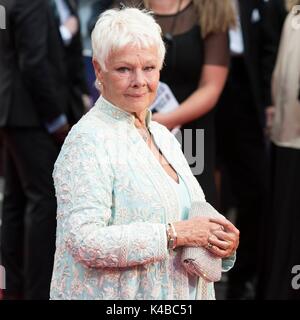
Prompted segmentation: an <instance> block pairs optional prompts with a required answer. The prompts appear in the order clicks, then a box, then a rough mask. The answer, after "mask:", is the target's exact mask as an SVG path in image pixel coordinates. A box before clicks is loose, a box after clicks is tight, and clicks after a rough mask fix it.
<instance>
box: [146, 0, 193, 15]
mask: <svg viewBox="0 0 300 320" xmlns="http://www.w3.org/2000/svg"><path fill="white" fill-rule="evenodd" d="M190 1H191V0H176V1H174V0H163V1H162V0H148V1H147V2H148V4H149V6H150V8H149V9H151V10H152V11H154V12H155V13H156V14H176V13H177V12H178V11H180V10H181V9H183V8H185V6H186V5H187V4H188V3H189V2H190ZM179 4H180V8H178V6H179ZM178 9H179V10H178Z"/></svg>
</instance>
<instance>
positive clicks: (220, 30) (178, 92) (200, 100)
mask: <svg viewBox="0 0 300 320" xmlns="http://www.w3.org/2000/svg"><path fill="white" fill-rule="evenodd" d="M122 2H124V1H122ZM127 3H129V5H130V4H132V1H128V2H127ZM136 3H137V5H140V6H145V7H146V8H147V9H149V10H151V11H153V12H154V16H155V19H156V21H157V22H158V23H159V25H160V26H161V28H162V31H163V35H164V40H165V43H166V46H167V53H166V60H165V65H164V67H163V69H162V71H161V78H160V79H161V81H162V82H164V83H166V84H167V85H168V86H169V87H170V89H171V91H172V92H173V94H174V96H175V98H176V99H177V101H178V102H179V104H180V105H179V108H177V109H176V110H174V111H172V112H169V113H164V114H163V113H156V114H154V115H153V119H154V120H155V121H158V122H159V123H161V124H163V125H165V126H166V127H168V128H169V129H172V128H175V127H178V126H181V135H182V146H183V150H184V152H185V156H189V158H191V155H192V154H193V155H195V154H196V158H195V159H196V161H195V163H194V164H192V165H191V168H192V171H193V172H194V175H195V177H196V178H197V180H198V182H199V183H200V185H201V186H202V188H203V190H204V193H205V196H206V200H207V201H208V202H209V203H211V204H212V205H216V199H217V194H216V186H215V180H214V162H215V141H214V139H215V134H214V130H215V127H214V110H213V109H214V106H215V105H216V102H217V100H218V98H219V95H220V94H221V92H222V89H223V86H224V84H225V81H226V77H227V74H228V63H229V47H228V35H227V31H228V29H229V27H230V26H233V25H234V23H235V19H234V13H233V8H232V5H231V2H230V0H225V1H218V0H195V1H191V0H177V1H174V0H163V1H161V0H160V1H156V0H150V1H144V2H141V1H136ZM198 129H203V130H204V150H202V149H200V142H199V140H196V131H197V130H198ZM190 133H191V135H189V134H190ZM187 140H188V141H187ZM189 146H191V148H189ZM203 151H204V169H203V172H202V173H201V172H198V169H197V168H196V167H197V162H198V164H199V162H200V160H199V152H200V153H201V155H200V156H203ZM197 153H198V154H197ZM193 169H194V170H193Z"/></svg>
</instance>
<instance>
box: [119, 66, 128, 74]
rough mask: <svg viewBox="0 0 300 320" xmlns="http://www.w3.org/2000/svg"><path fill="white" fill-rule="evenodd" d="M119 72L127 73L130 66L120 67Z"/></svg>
mask: <svg viewBox="0 0 300 320" xmlns="http://www.w3.org/2000/svg"><path fill="white" fill-rule="evenodd" d="M117 71H118V72H120V73H125V72H128V71H129V68H127V67H120V68H118V69H117Z"/></svg>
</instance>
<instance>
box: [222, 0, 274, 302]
mask: <svg viewBox="0 0 300 320" xmlns="http://www.w3.org/2000/svg"><path fill="white" fill-rule="evenodd" d="M232 4H233V5H234V8H235V14H236V18H237V21H238V24H237V27H236V28H231V29H230V32H229V38H230V57H231V58H230V72H229V76H228V80H227V83H226V86H225V89H224V91H223V93H222V96H221V99H220V102H219V104H218V108H217V115H216V129H217V155H218V168H219V169H220V171H221V176H222V177H226V176H228V181H229V183H228V184H227V185H225V184H224V181H223V182H222V184H223V186H225V187H223V189H221V192H222V194H223V193H224V190H225V191H226V192H228V191H227V189H228V188H229V186H230V187H231V189H232V194H233V199H234V203H233V204H234V206H235V207H236V224H237V226H238V228H239V229H240V230H241V242H240V250H239V254H238V258H237V262H236V268H235V270H232V272H230V273H229V274H228V280H229V281H228V292H227V298H228V299H253V298H254V297H255V282H256V274H257V272H256V268H257V263H258V260H257V259H258V245H259V243H258V237H257V236H255V235H257V234H258V232H259V229H260V225H261V223H260V220H261V219H262V215H263V213H264V212H265V210H266V203H267V153H266V144H265V135H264V128H265V118H264V102H263V74H262V69H263V67H262V66H263V58H262V56H263V53H262V51H263V50H262V45H263V32H262V31H263V28H262V21H263V13H264V6H265V2H264V1H261V0H247V1H244V0H232ZM270 77H271V76H270V75H269V78H270ZM269 88H270V86H269ZM266 90H268V89H266ZM224 179H225V178H224ZM222 197H223V195H221V199H222ZM223 210H224V207H223V204H222V203H221V211H222V212H224V211H223Z"/></svg>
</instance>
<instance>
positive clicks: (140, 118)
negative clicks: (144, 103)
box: [133, 110, 148, 128]
mask: <svg viewBox="0 0 300 320" xmlns="http://www.w3.org/2000/svg"><path fill="white" fill-rule="evenodd" d="M147 112H148V110H144V111H142V112H139V113H137V112H135V113H134V114H133V115H134V125H135V126H136V127H137V128H142V127H146V115H147Z"/></svg>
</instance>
